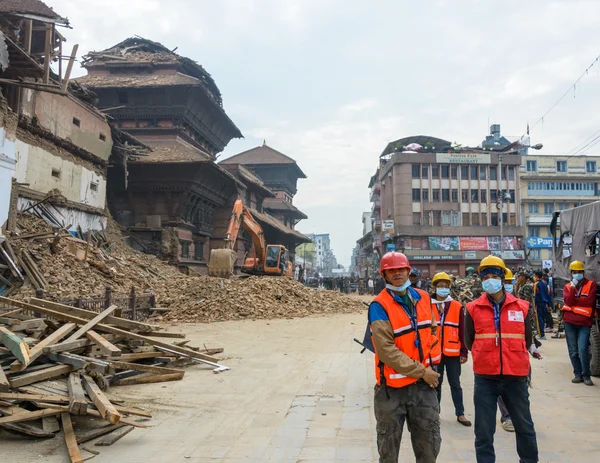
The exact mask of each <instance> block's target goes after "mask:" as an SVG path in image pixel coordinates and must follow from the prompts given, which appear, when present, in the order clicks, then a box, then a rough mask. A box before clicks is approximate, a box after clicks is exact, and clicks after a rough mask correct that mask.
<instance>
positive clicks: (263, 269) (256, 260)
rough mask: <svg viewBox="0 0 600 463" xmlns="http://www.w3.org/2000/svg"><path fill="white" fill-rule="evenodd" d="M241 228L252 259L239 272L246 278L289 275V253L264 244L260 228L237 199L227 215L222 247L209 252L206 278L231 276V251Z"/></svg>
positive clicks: (291, 269) (233, 255) (234, 258)
mask: <svg viewBox="0 0 600 463" xmlns="http://www.w3.org/2000/svg"><path fill="white" fill-rule="evenodd" d="M240 227H242V228H243V229H244V230H246V232H248V234H249V235H250V236H251V237H252V244H253V249H252V251H253V253H254V256H253V257H248V256H246V257H245V258H244V265H243V266H242V272H244V273H247V274H250V275H276V276H282V275H283V276H289V277H291V276H292V275H293V267H292V263H291V262H290V260H289V253H288V250H287V249H286V248H285V246H283V245H281V244H266V242H265V237H264V232H263V229H262V227H261V226H260V224H259V223H258V222H257V221H256V220H255V219H254V217H253V216H252V214H251V213H250V211H249V210H248V208H247V207H245V206H244V204H243V203H242V200H241V199H238V200H237V201H236V202H235V204H234V206H233V211H232V214H231V220H230V222H229V228H228V229H227V235H226V236H225V246H224V247H223V248H222V249H213V250H212V251H211V252H210V260H209V262H208V274H209V275H210V276H217V277H229V276H231V275H233V270H234V266H235V261H236V258H237V253H236V252H235V251H234V249H233V248H234V246H235V242H236V240H237V237H238V233H239V231H240Z"/></svg>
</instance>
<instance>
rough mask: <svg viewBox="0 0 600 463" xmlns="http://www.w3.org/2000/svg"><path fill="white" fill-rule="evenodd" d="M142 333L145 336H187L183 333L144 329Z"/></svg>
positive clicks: (178, 337)
mask: <svg viewBox="0 0 600 463" xmlns="http://www.w3.org/2000/svg"><path fill="white" fill-rule="evenodd" d="M140 334H141V335H143V336H150V337H153V338H176V339H184V338H185V334H183V333H169V332H168V331H142V332H140Z"/></svg>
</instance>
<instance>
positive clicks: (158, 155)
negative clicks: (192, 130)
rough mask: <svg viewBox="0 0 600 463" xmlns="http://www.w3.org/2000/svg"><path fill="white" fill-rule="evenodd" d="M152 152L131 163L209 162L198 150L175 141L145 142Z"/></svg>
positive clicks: (206, 155)
mask: <svg viewBox="0 0 600 463" xmlns="http://www.w3.org/2000/svg"><path fill="white" fill-rule="evenodd" d="M145 143H146V144H147V145H148V146H150V147H151V148H152V151H151V152H150V153H148V155H147V156H138V157H136V159H135V160H132V161H131V162H139V163H146V164H149V163H153V164H155V163H166V162H193V161H199V162H204V161H210V160H211V157H210V155H208V154H207V153H205V152H203V151H201V150H199V149H198V148H196V147H194V146H191V145H187V144H183V143H180V142H177V141H169V142H155V141H152V142H150V141H146V142H145Z"/></svg>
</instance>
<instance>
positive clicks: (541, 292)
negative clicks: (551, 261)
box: [534, 279, 552, 306]
mask: <svg viewBox="0 0 600 463" xmlns="http://www.w3.org/2000/svg"><path fill="white" fill-rule="evenodd" d="M534 287H535V304H536V306H537V305H538V304H540V305H541V304H550V303H551V302H552V300H551V299H550V294H549V293H548V285H547V284H546V282H545V281H544V280H541V279H540V280H538V281H537V282H536V283H535V285H534Z"/></svg>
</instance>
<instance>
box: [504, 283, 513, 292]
mask: <svg viewBox="0 0 600 463" xmlns="http://www.w3.org/2000/svg"><path fill="white" fill-rule="evenodd" d="M514 288H515V287H514V286H513V285H512V284H506V285H504V291H506V292H507V293H510V294H512V292H513V290H514Z"/></svg>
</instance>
